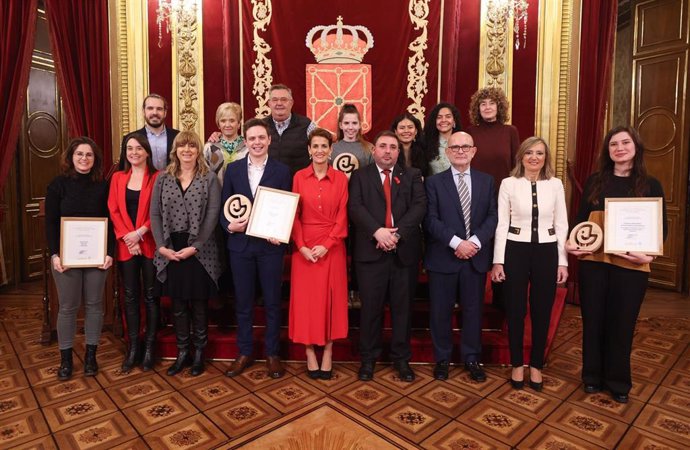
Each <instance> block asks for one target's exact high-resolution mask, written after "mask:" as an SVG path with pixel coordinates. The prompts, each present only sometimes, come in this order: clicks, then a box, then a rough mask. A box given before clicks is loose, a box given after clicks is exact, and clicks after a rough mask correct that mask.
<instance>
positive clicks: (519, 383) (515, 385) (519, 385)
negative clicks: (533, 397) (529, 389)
mask: <svg viewBox="0 0 690 450" xmlns="http://www.w3.org/2000/svg"><path fill="white" fill-rule="evenodd" d="M510 385H511V386H513V389H522V388H523V387H525V380H520V381H518V380H513V379H512V378H511V379H510Z"/></svg>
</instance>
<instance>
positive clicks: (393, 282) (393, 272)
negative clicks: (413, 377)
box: [355, 253, 417, 362]
mask: <svg viewBox="0 0 690 450" xmlns="http://www.w3.org/2000/svg"><path fill="white" fill-rule="evenodd" d="M355 270H356V271H357V278H358V279H359V293H360V298H361V299H362V309H361V313H360V314H361V315H360V325H359V333H360V336H359V351H360V354H361V357H362V361H376V359H378V357H379V356H380V355H381V350H382V347H383V345H382V342H381V332H382V331H383V309H384V305H385V303H386V298H390V311H391V325H392V327H393V330H392V338H391V352H390V357H391V360H392V361H394V362H398V361H409V360H410V358H411V356H412V353H411V351H410V305H411V303H412V292H410V284H411V281H410V277H412V276H413V275H414V276H417V265H416V264H414V265H412V266H405V265H403V264H402V263H401V262H400V261H399V260H398V257H397V255H395V253H386V254H384V255H383V257H381V259H379V260H378V261H374V262H360V261H357V262H356V263H355ZM386 294H389V296H388V297H387V295H386Z"/></svg>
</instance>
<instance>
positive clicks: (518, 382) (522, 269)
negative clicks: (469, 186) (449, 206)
mask: <svg viewBox="0 0 690 450" xmlns="http://www.w3.org/2000/svg"><path fill="white" fill-rule="evenodd" d="M510 175H511V176H510V177H508V178H506V179H504V180H503V181H502V182H501V188H500V190H499V193H498V226H497V227H496V237H495V241H494V266H493V269H492V272H491V279H492V280H493V281H494V282H496V283H504V285H505V286H504V289H503V295H504V298H505V307H506V318H507V320H508V342H509V345H510V363H511V365H512V366H513V371H512V373H511V376H510V382H511V384H512V385H513V388H515V389H521V388H522V387H523V386H524V359H523V354H522V353H523V351H522V350H523V335H524V331H525V315H526V313H527V299H528V288H529V306H530V318H531V320H532V351H531V353H530V358H529V366H530V370H529V372H530V374H529V385H530V387H531V388H532V389H534V390H536V391H541V389H542V387H543V381H542V374H541V371H542V368H543V367H544V352H545V349H546V338H547V334H548V331H549V323H550V319H551V307H552V306H553V301H554V298H555V295H556V285H557V284H558V283H564V282H565V281H566V280H567V279H568V257H567V254H566V252H565V241H566V239H567V236H568V213H567V211H566V207H565V191H564V189H563V183H561V180H559V179H558V178H556V177H554V170H553V167H552V165H551V154H550V153H549V148H548V146H547V145H546V142H545V141H544V140H543V139H542V138H540V137H536V136H533V137H530V138H527V139H525V141H524V142H523V143H522V145H520V148H519V149H518V153H517V155H516V156H515V168H514V169H513V171H512V172H511V173H510Z"/></svg>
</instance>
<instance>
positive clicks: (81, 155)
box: [74, 152, 94, 159]
mask: <svg viewBox="0 0 690 450" xmlns="http://www.w3.org/2000/svg"><path fill="white" fill-rule="evenodd" d="M74 156H76V157H77V159H92V158H93V157H94V154H93V153H82V152H74Z"/></svg>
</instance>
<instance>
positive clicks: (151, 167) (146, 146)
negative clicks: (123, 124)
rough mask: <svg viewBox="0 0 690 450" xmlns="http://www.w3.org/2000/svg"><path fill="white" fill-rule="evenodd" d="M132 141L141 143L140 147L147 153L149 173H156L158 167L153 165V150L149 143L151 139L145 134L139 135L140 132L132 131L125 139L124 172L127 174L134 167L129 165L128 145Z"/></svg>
mask: <svg viewBox="0 0 690 450" xmlns="http://www.w3.org/2000/svg"><path fill="white" fill-rule="evenodd" d="M130 139H135V140H136V141H137V142H138V143H139V145H141V146H142V147H143V148H144V150H145V151H146V167H147V168H148V170H149V173H154V172H155V171H156V167H155V166H154V165H153V151H152V150H151V143H150V142H149V138H148V137H146V135H145V134H142V133H139V132H138V131H132V132H131V133H129V134H128V135H126V136H125V138H124V139H123V141H124V143H125V153H124V161H123V169H122V170H123V172H127V171H128V170H129V169H130V168H131V167H132V165H131V164H130V163H129V160H128V159H127V143H128V142H129V140H130Z"/></svg>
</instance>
